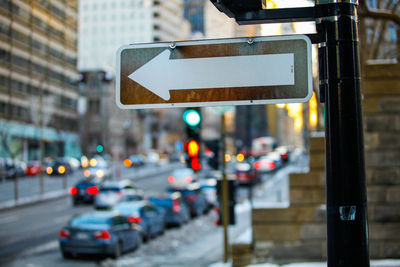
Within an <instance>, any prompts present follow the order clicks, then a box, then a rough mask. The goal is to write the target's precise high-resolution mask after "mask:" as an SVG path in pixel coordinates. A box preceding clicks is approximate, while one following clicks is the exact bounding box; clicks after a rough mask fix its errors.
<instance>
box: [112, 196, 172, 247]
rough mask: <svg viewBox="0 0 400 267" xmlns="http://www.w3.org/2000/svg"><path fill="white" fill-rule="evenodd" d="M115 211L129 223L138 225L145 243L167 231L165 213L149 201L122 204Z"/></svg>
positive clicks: (115, 207)
mask: <svg viewBox="0 0 400 267" xmlns="http://www.w3.org/2000/svg"><path fill="white" fill-rule="evenodd" d="M113 210H114V211H116V212H118V213H120V214H121V215H123V216H125V217H126V218H127V220H128V221H129V222H131V223H135V224H138V225H139V226H140V231H141V234H142V238H143V240H144V241H147V240H149V239H150V238H152V237H154V236H156V235H158V234H162V233H163V232H164V230H165V223H164V215H165V212H164V211H163V210H162V209H160V208H157V207H156V206H155V205H154V204H152V203H149V202H147V201H127V202H121V203H119V204H118V205H115V206H114V208H113Z"/></svg>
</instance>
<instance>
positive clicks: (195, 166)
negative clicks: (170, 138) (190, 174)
mask: <svg viewBox="0 0 400 267" xmlns="http://www.w3.org/2000/svg"><path fill="white" fill-rule="evenodd" d="M191 165H192V166H191V167H192V169H193V170H194V171H198V170H200V169H201V164H200V161H199V158H192V161H191Z"/></svg>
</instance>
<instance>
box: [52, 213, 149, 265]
mask: <svg viewBox="0 0 400 267" xmlns="http://www.w3.org/2000/svg"><path fill="white" fill-rule="evenodd" d="M59 244H60V249H61V253H62V255H63V257H64V258H70V257H72V256H75V255H77V254H100V255H109V256H112V257H114V258H117V257H119V256H120V255H121V254H122V253H123V252H125V251H128V250H131V249H134V248H138V247H139V246H140V244H141V236H140V231H139V229H138V226H137V225H135V224H132V223H130V222H129V221H128V220H127V219H126V218H125V217H124V216H121V215H119V214H118V213H115V212H109V211H101V212H99V211H96V212H90V213H84V214H81V215H78V216H74V217H73V218H72V219H71V220H70V221H69V222H68V224H67V225H66V226H64V227H63V228H61V230H60V234H59Z"/></svg>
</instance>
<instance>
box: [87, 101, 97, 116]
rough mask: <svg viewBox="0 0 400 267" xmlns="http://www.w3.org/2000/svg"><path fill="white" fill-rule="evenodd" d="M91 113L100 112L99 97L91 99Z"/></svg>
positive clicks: (89, 105) (89, 106) (89, 104)
mask: <svg viewBox="0 0 400 267" xmlns="http://www.w3.org/2000/svg"><path fill="white" fill-rule="evenodd" d="M88 110H89V113H95V114H98V113H100V100H99V99H89V103H88Z"/></svg>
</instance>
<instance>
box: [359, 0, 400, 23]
mask: <svg viewBox="0 0 400 267" xmlns="http://www.w3.org/2000/svg"><path fill="white" fill-rule="evenodd" d="M358 13H359V15H360V17H361V18H374V19H383V20H390V21H393V22H394V23H396V24H397V26H398V27H400V16H398V15H396V14H394V13H392V12H391V11H387V10H379V11H375V10H374V11H372V10H370V9H369V8H368V6H366V5H364V6H363V8H361V9H360V10H359V12H358Z"/></svg>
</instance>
